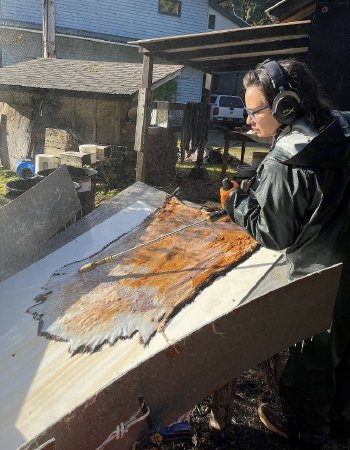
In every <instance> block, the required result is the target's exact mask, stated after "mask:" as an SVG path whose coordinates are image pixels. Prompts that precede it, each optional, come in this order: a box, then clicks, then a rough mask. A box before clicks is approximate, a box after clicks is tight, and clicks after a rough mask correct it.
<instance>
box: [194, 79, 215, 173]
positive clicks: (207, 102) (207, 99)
mask: <svg viewBox="0 0 350 450" xmlns="http://www.w3.org/2000/svg"><path fill="white" fill-rule="evenodd" d="M212 83H213V76H212V74H211V73H206V74H205V82H204V93H203V102H202V103H203V104H204V105H206V106H207V107H208V115H207V116H206V117H205V118H204V120H205V121H206V123H205V124H204V130H205V136H204V140H203V142H202V145H201V147H200V148H198V153H197V166H198V167H201V166H202V165H203V155H204V147H205V145H206V143H207V142H208V122H209V111H210V110H209V105H210V93H211V86H212ZM202 120H203V116H202Z"/></svg>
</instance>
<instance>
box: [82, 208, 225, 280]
mask: <svg viewBox="0 0 350 450" xmlns="http://www.w3.org/2000/svg"><path fill="white" fill-rule="evenodd" d="M225 214H226V211H224V210H220V211H214V212H212V213H211V214H210V215H209V216H208V217H207V218H205V219H202V220H199V221H198V222H194V223H191V224H189V225H184V226H183V227H181V228H178V229H177V230H174V231H170V232H169V233H165V234H162V235H161V236H159V237H157V238H155V239H152V240H151V241H147V242H143V243H142V244H139V245H136V246H135V247H132V248H129V249H128V250H124V251H123V252H120V253H116V254H115V255H110V256H106V257H105V258H103V259H100V260H98V261H95V262H92V263H88V264H85V266H82V267H81V268H80V269H79V272H80V273H83V272H89V271H90V270H93V269H95V268H96V267H98V266H101V265H102V264H106V263H110V262H112V261H114V260H115V259H117V258H119V257H120V256H122V255H126V254H127V253H130V252H132V251H134V250H137V249H138V248H142V247H146V246H147V245H151V244H154V243H155V242H158V241H161V240H162V239H165V238H167V237H169V236H172V235H173V234H177V233H181V231H183V230H186V229H187V228H191V227H195V226H197V225H200V224H201V223H204V222H208V221H210V222H215V221H216V220H218V219H219V218H220V217H222V216H224V215H225Z"/></svg>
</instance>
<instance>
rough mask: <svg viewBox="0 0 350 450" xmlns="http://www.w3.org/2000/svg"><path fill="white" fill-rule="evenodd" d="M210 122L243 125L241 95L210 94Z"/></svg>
mask: <svg viewBox="0 0 350 450" xmlns="http://www.w3.org/2000/svg"><path fill="white" fill-rule="evenodd" d="M210 122H212V123H213V124H223V125H225V124H226V125H234V126H240V125H243V124H244V122H245V118H244V103H243V100H242V99H241V97H237V96H234V95H219V94H211V96H210Z"/></svg>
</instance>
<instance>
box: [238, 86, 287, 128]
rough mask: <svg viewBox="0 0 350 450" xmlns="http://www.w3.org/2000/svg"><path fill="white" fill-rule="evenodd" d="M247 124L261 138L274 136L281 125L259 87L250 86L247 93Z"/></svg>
mask: <svg viewBox="0 0 350 450" xmlns="http://www.w3.org/2000/svg"><path fill="white" fill-rule="evenodd" d="M245 105H246V109H247V113H248V116H247V124H248V125H250V126H251V127H252V130H253V131H254V132H255V133H256V134H257V135H258V136H259V137H270V136H274V135H275V133H276V131H277V130H278V128H279V127H280V126H281V124H280V123H279V122H278V120H277V119H275V118H274V117H273V115H272V112H271V109H270V107H269V106H268V102H267V100H266V98H265V96H264V94H263V93H262V91H261V90H260V88H258V87H257V86H249V87H248V88H247V90H246V91H245Z"/></svg>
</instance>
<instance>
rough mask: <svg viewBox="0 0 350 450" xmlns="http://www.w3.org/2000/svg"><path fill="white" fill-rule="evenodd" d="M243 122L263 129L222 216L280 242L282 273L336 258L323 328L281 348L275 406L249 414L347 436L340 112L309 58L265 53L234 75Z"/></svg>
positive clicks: (345, 143) (319, 437)
mask: <svg viewBox="0 0 350 450" xmlns="http://www.w3.org/2000/svg"><path fill="white" fill-rule="evenodd" d="M243 84H244V88H245V102H246V112H247V114H248V117H247V124H248V125H250V126H251V128H252V130H253V131H254V132H255V133H256V134H257V135H258V136H260V137H267V136H271V137H273V143H272V147H271V150H270V152H269V153H268V154H267V156H266V157H265V159H264V160H263V161H262V163H261V164H260V166H259V167H258V169H257V175H256V178H255V181H254V183H252V184H251V187H250V190H249V191H248V192H246V191H245V190H243V189H241V188H240V187H239V188H237V187H234V186H233V187H232V188H231V189H228V190H224V189H223V188H222V189H221V191H220V194H221V202H222V206H223V207H224V208H225V210H226V212H227V214H228V215H229V216H230V217H231V219H232V220H233V221H234V222H235V223H237V224H238V225H240V226H241V227H242V228H243V229H245V230H246V231H247V232H248V233H249V234H250V235H251V236H252V237H254V238H255V239H256V240H257V241H258V242H259V243H260V244H261V245H262V246H264V247H267V248H269V249H273V250H281V251H283V253H284V255H285V257H286V260H287V264H288V270H289V278H290V280H295V279H297V278H298V277H301V276H304V275H306V274H309V273H312V272H315V271H318V270H320V269H323V268H325V267H329V266H331V265H333V264H336V263H339V262H342V263H343V267H342V274H341V279H340V284H339V288H338V293H337V297H336V301H335V308H334V312H333V318H332V324H331V326H330V329H329V330H327V331H325V332H323V333H321V334H319V335H316V336H313V337H312V338H309V339H307V340H305V341H304V342H303V343H298V344H297V345H296V346H294V347H292V348H291V349H290V355H289V359H288V361H287V364H286V366H285V368H284V371H283V373H282V375H281V379H280V393H281V404H282V409H280V408H277V407H275V406H274V405H269V404H263V405H261V406H260V407H259V410H258V413H259V417H260V419H261V420H262V422H263V423H264V424H265V426H266V427H267V428H268V429H269V430H271V431H273V432H275V433H277V434H279V435H280V436H283V437H284V438H291V439H294V438H297V439H302V440H303V441H306V442H307V443H310V444H313V445H316V446H319V445H321V444H322V443H323V442H325V441H326V440H327V439H328V436H329V435H330V433H336V434H337V435H340V434H342V435H346V436H350V113H347V112H339V111H332V110H331V109H330V107H329V105H328V104H327V102H326V101H325V100H323V99H322V97H321V95H320V90H319V87H318V84H317V81H316V79H315V77H314V76H313V74H312V72H311V71H310V70H309V68H308V67H307V66H306V65H305V64H304V63H301V62H298V61H296V60H293V59H289V60H287V59H286V60H280V61H269V60H268V61H265V62H263V63H261V64H260V65H258V66H257V68H256V69H255V70H250V71H249V72H248V73H247V74H246V75H245V77H244V80H243Z"/></svg>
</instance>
